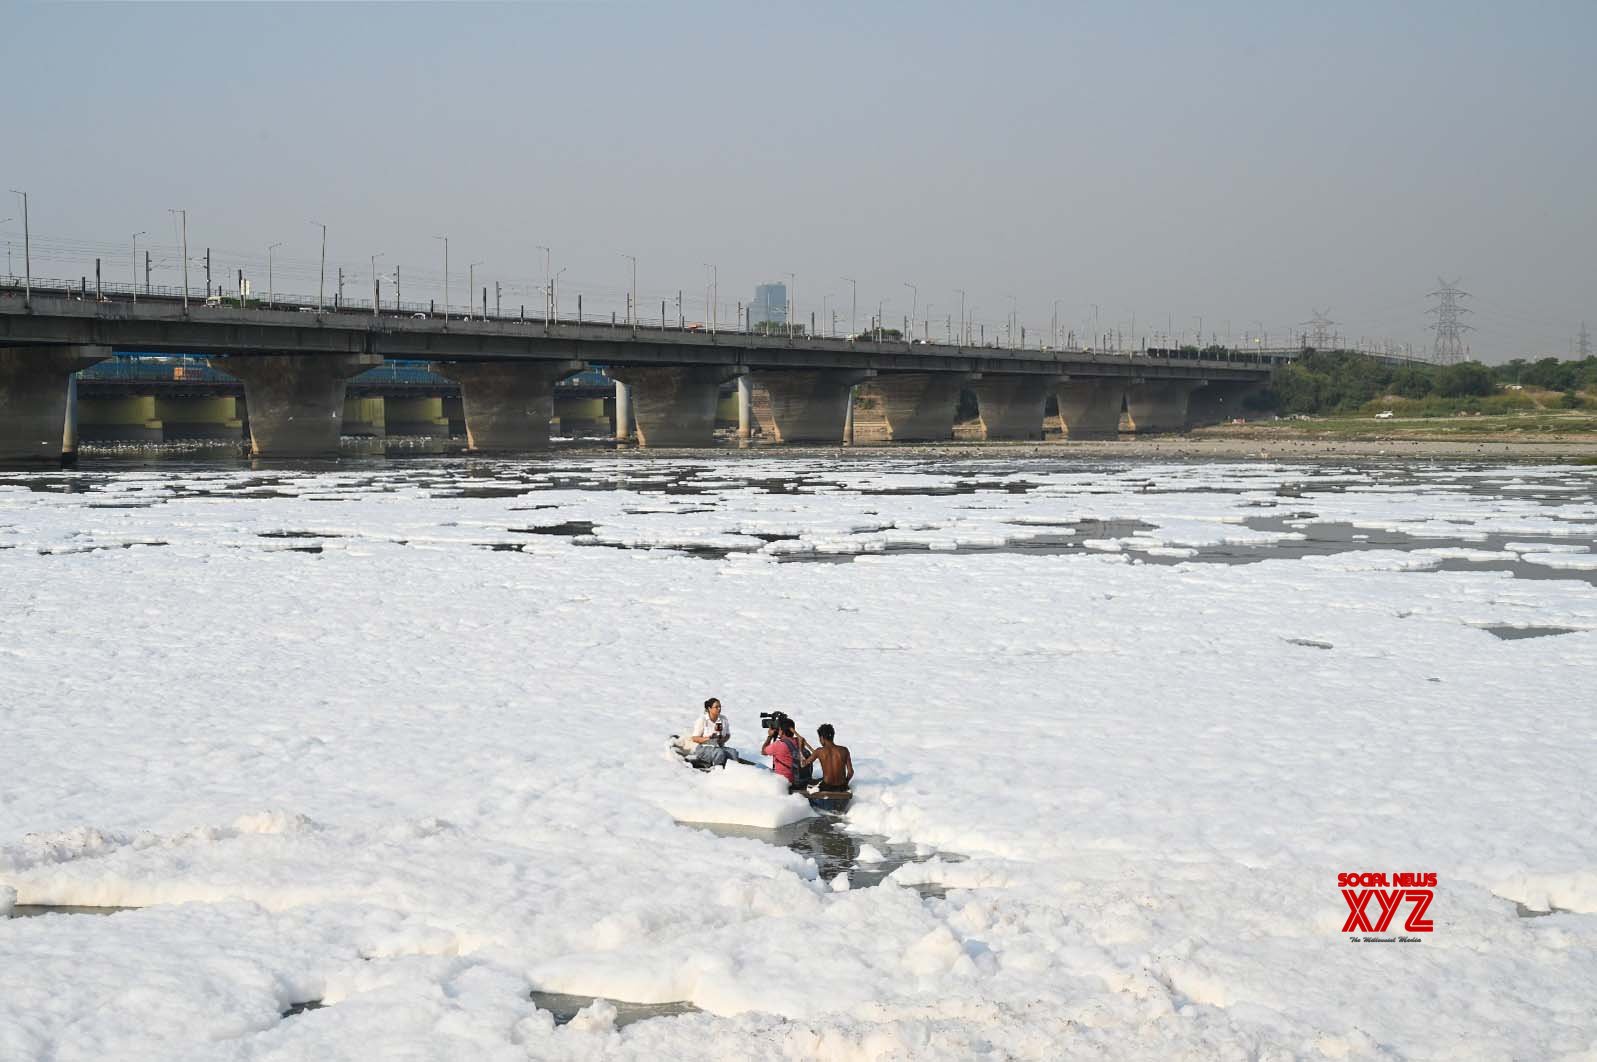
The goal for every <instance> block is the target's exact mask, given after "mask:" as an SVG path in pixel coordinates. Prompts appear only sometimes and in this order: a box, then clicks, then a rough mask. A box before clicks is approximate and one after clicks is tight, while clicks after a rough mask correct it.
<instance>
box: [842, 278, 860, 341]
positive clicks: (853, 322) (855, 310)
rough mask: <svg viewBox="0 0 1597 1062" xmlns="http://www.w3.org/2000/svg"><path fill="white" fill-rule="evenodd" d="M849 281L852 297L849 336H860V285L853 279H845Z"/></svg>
mask: <svg viewBox="0 0 1597 1062" xmlns="http://www.w3.org/2000/svg"><path fill="white" fill-rule="evenodd" d="M842 279H843V280H846V281H848V283H849V285H850V290H851V291H852V293H853V294H852V295H851V296H850V298H849V304H848V334H849V335H851V336H857V335H859V283H858V282H857V281H856V280H855V279H854V278H853V277H843V278H842Z"/></svg>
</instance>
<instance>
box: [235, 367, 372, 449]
mask: <svg viewBox="0 0 1597 1062" xmlns="http://www.w3.org/2000/svg"><path fill="white" fill-rule="evenodd" d="M382 360H383V359H382V357H381V356H380V355H377V354H229V355H226V356H223V357H215V358H212V359H211V365H212V366H213V367H215V368H217V369H220V370H221V371H222V372H225V373H227V374H229V375H231V376H236V377H238V379H239V380H241V381H242V382H243V384H244V405H245V407H246V409H247V410H248V413H249V430H250V451H251V453H253V454H254V455H255V456H257V457H318V456H320V457H326V456H331V455H333V454H336V453H338V434H339V430H340V428H341V427H342V426H343V420H344V386H345V384H347V383H348V382H349V378H350V377H351V376H357V375H359V374H360V373H363V372H365V371H366V370H367V369H369V368H371V367H372V366H373V365H378V364H381V363H382Z"/></svg>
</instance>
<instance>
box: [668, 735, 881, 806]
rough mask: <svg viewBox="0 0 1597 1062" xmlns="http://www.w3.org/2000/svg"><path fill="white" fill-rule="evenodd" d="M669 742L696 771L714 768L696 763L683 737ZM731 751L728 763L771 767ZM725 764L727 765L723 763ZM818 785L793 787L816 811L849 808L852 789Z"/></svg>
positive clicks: (672, 736) (673, 749) (673, 738)
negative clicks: (825, 788) (684, 744)
mask: <svg viewBox="0 0 1597 1062" xmlns="http://www.w3.org/2000/svg"><path fill="white" fill-rule="evenodd" d="M668 744H669V745H670V746H671V751H672V752H675V753H676V754H677V755H678V756H680V757H681V758H682V762H683V763H684V764H686V765H687V766H689V767H691V768H693V769H694V770H695V771H709V770H713V769H714V768H712V767H708V766H706V765H705V764H702V763H694V762H693V750H692V749H690V748H686V747H684V746H683V744H682V738H681V737H680V736H679V735H677V734H672V735H671V740H670V742H668ZM729 751H730V752H731V753H732V756H731V758H729V759H728V760H727V761H726V762H727V763H736V764H740V765H742V766H744V767H753V768H754V769H755V770H757V771H768V770H770V769H771V768H769V767H767V766H766V765H765V764H763V763H754V762H752V761H750V760H745V759H743V758H741V757H740V756H738V755H737V751H736V750H735V749H732V750H729ZM723 766H725V765H724V764H723ZM817 785H818V783H814V782H812V783H810V784H809V785H807V786H803V785H800V786H795V787H793V790H792V791H793V792H795V793H803V794H804V796H805V798H806V799H807V800H809V802H810V807H812V808H814V809H815V810H816V811H825V812H829V813H831V814H834V815H840V814H842V813H843V812H845V811H847V810H848V805H849V803H850V802H851V801H852V800H853V799H854V794H853V792H852V791H851V790H848V789H843V790H835V789H831V790H822V789H819V788H817Z"/></svg>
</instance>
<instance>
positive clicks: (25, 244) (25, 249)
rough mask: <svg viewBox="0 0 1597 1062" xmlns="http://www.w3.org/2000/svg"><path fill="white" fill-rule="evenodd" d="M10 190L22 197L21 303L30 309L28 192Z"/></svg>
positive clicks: (31, 293)
mask: <svg viewBox="0 0 1597 1062" xmlns="http://www.w3.org/2000/svg"><path fill="white" fill-rule="evenodd" d="M11 191H12V192H14V193H16V194H17V195H20V196H21V197H22V275H23V284H24V287H23V289H22V305H23V306H25V307H28V308H30V309H31V308H32V307H33V249H32V247H31V246H30V245H29V240H28V237H29V233H28V193H27V192H18V191H17V190H16V189H15V188H13V189H11Z"/></svg>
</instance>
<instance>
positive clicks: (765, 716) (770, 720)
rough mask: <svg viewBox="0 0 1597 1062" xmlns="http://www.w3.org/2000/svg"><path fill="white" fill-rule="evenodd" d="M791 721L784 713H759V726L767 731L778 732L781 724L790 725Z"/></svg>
mask: <svg viewBox="0 0 1597 1062" xmlns="http://www.w3.org/2000/svg"><path fill="white" fill-rule="evenodd" d="M790 722H792V719H790V718H789V717H788V714H787V713H786V712H780V711H773V712H761V713H760V725H761V726H763V727H765V729H767V730H780V729H781V728H782V724H783V723H790Z"/></svg>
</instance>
